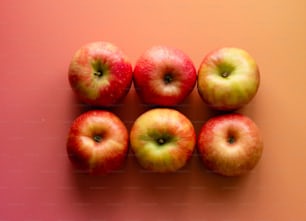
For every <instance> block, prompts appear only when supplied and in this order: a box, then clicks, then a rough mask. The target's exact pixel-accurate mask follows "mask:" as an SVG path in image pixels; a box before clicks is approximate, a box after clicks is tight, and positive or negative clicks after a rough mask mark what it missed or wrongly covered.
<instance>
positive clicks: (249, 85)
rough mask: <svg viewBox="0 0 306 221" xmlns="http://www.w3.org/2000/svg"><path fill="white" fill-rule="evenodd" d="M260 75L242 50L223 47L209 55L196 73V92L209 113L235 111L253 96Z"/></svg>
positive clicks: (252, 61) (250, 58) (252, 60)
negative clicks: (209, 109)
mask: <svg viewBox="0 0 306 221" xmlns="http://www.w3.org/2000/svg"><path fill="white" fill-rule="evenodd" d="M259 82H260V74H259V69H258V66H257V64H256V62H255V60H254V59H253V58H252V57H251V55H250V54H249V53H247V52H246V51H245V50H243V49H239V48H233V47H225V48H220V49H217V50H214V51H212V52H210V53H209V54H208V55H207V56H205V58H204V59H203V61H202V63H201V65H200V67H199V70H198V80H197V86H198V92H199V94H200V96H201V98H202V99H203V101H204V102H205V103H206V104H207V105H208V106H210V107H211V108H213V109H216V110H222V111H229V110H235V109H238V108H240V107H242V106H244V105H246V104H247V103H249V102H250V101H251V100H252V98H253V97H254V96H255V94H256V93H257V90H258V87H259Z"/></svg>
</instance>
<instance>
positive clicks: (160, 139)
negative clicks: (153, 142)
mask: <svg viewBox="0 0 306 221" xmlns="http://www.w3.org/2000/svg"><path fill="white" fill-rule="evenodd" d="M165 142H166V141H165V139H163V138H159V139H158V140H157V143H158V144H159V145H163V144H164V143H165Z"/></svg>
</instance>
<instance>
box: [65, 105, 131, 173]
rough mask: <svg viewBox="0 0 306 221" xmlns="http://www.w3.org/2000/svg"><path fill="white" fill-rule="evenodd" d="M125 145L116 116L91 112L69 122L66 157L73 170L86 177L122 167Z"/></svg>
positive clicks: (125, 133)
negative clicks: (78, 170) (87, 174)
mask: <svg viewBox="0 0 306 221" xmlns="http://www.w3.org/2000/svg"><path fill="white" fill-rule="evenodd" d="M128 144H129V135H128V131H127V128H126V127H125V125H124V124H123V122H122V121H121V120H120V119H119V118H118V117H117V116H116V115H114V114H113V113H111V112H109V111H104V110H91V111H88V112H85V113H83V114H82V115H80V116H79V117H77V118H76V119H75V120H74V121H73V123H72V125H71V128H70V131H69V135H68V139H67V153H68V157H69V159H70V160H71V162H72V163H73V164H74V165H75V167H76V168H78V169H80V170H82V171H84V172H86V173H90V174H97V175H98V174H107V173H110V172H112V171H114V170H117V169H119V168H120V167H121V166H122V165H123V163H124V161H125V159H126V155H127V152H128Z"/></svg>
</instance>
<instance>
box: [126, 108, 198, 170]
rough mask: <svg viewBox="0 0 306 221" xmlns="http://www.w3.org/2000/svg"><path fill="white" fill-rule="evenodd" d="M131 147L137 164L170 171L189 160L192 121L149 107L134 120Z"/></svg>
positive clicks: (181, 115) (179, 115) (192, 147)
mask: <svg viewBox="0 0 306 221" xmlns="http://www.w3.org/2000/svg"><path fill="white" fill-rule="evenodd" d="M130 143H131V148H132V150H133V152H134V154H135V156H136V159H137V160H138V162H139V163H140V165H141V166H142V167H143V168H145V169H147V170H150V171H153V172H174V171H176V170H178V169H180V168H182V167H183V166H184V165H185V164H186V163H187V161H188V160H189V159H190V157H191V155H192V152H193V150H194V148H195V143H196V134H195V131H194V128H193V125H192V123H191V122H190V121H189V119H188V118H187V117H185V116H184V115H183V114H181V113H180V112H178V111H176V110H173V109H167V108H157V109H151V110H149V111H147V112H145V113H143V114H142V115H141V116H139V117H138V118H137V119H136V121H135V122H134V124H133V126H132V129H131V132H130Z"/></svg>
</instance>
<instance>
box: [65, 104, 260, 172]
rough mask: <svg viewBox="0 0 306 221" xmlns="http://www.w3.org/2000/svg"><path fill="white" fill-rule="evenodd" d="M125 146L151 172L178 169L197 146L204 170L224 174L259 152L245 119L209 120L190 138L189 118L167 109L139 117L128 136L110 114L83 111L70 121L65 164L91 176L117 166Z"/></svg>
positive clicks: (249, 163)
mask: <svg viewBox="0 0 306 221" xmlns="http://www.w3.org/2000/svg"><path fill="white" fill-rule="evenodd" d="M129 146H130V147H131V149H132V151H133V153H134V155H135V157H136V159H137V161H138V162H139V164H140V165H141V166H142V167H143V168H144V169H146V170H149V171H153V172H174V171H177V170H179V169H181V168H182V167H184V166H185V165H186V163H187V162H188V160H189V159H190V157H191V156H192V153H193V152H194V150H195V148H196V147H197V149H198V152H199V154H200V156H201V159H202V160H203V162H204V164H205V165H206V166H207V168H209V169H210V170H212V171H214V172H216V173H218V174H221V175H225V176H238V175H242V174H245V173H246V172H248V171H250V170H252V169H253V168H254V167H255V166H256V164H257V162H258V161H259V159H260V157H261V154H262V148H263V145H262V139H261V136H260V134H259V130H258V127H257V126H256V125H255V124H254V122H253V121H252V120H251V119H249V118H248V117H246V116H243V115H241V114H226V115H221V116H217V117H213V118H211V119H210V120H208V121H207V122H206V123H205V124H204V125H203V127H202V129H201V131H200V133H199V136H198V138H196V133H195V130H194V127H193V125H192V123H191V122H190V120H189V119H188V118H187V117H186V116H185V115H183V114H182V113H180V112H179V111H177V110H174V109H169V108H155V109H151V110H149V111H147V112H145V113H143V114H142V115H140V116H139V117H138V118H137V119H136V121H135V122H134V124H133V126H132V128H131V131H130V133H128V130H127V128H126V127H125V125H124V123H123V122H122V121H121V120H120V119H119V117H118V116H116V115H115V114H113V113H111V112H109V111H105V110H92V111H88V112H85V113H83V114H82V115H80V116H79V117H78V118H77V119H75V121H74V122H73V124H72V126H71V128H70V132H69V136H68V141H67V151H68V156H69V158H70V160H71V162H72V163H73V164H74V165H75V166H76V167H77V168H79V169H81V170H82V171H86V172H88V173H91V174H107V173H109V172H112V171H115V170H117V169H119V168H122V166H123V165H124V162H125V159H126V156H127V153H128V148H129Z"/></svg>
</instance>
